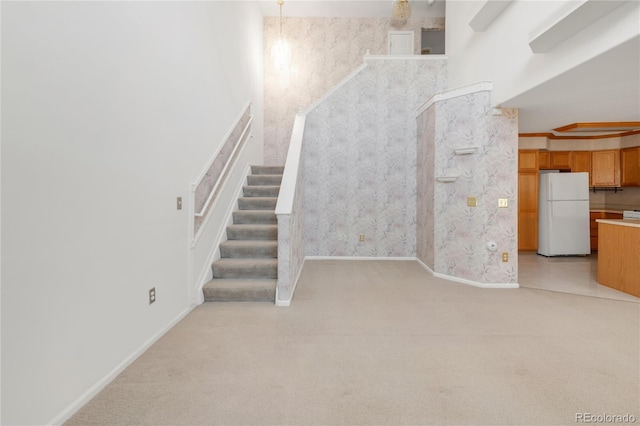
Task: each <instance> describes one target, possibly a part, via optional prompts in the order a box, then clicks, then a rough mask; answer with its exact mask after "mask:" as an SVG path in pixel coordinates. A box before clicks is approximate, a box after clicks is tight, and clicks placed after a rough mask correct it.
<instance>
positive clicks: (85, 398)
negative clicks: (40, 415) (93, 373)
mask: <svg viewBox="0 0 640 426" xmlns="http://www.w3.org/2000/svg"><path fill="white" fill-rule="evenodd" d="M193 308H195V306H189V307H187V308H186V309H185V310H184V311H182V312H181V313H180V314H178V316H177V317H175V318H174V319H173V320H172V321H170V322H169V324H167V325H166V326H165V327H163V328H162V329H161V330H160V331H158V332H157V333H156V334H154V335H153V336H152V337H151V338H150V339H149V340H147V341H146V342H145V343H144V344H143V345H142V346H140V347H139V348H138V349H137V350H136V351H134V352H133V353H132V354H131V355H129V356H128V357H126V358H125V359H124V360H123V361H122V362H121V363H120V364H118V365H117V366H116V367H115V368H114V369H113V370H111V371H110V372H109V373H108V374H107V375H106V376H104V377H103V378H102V379H101V380H99V381H98V382H97V383H96V384H95V385H93V386H92V387H91V388H89V390H87V391H86V392H85V393H83V394H82V395H81V396H80V398H78V399H76V400H75V401H74V402H73V403H71V405H69V406H68V407H67V408H65V409H64V410H63V411H62V412H61V413H60V414H58V415H57V416H56V417H55V418H54V419H53V420H52V421H50V422H48V423H47V424H49V425H61V424H63V423H64V422H66V421H67V420H69V419H70V418H71V416H73V415H74V414H75V413H76V412H77V411H79V410H80V409H81V408H82V407H83V406H84V405H85V404H87V403H88V402H89V401H90V400H91V399H92V398H93V397H95V396H96V395H97V394H98V393H100V391H102V390H103V389H104V388H105V387H106V386H107V385H108V384H109V383H111V382H112V381H113V380H114V379H115V378H116V377H118V375H119V374H120V373H122V372H123V371H124V370H125V369H126V368H127V367H128V366H130V365H131V364H133V362H134V361H135V360H136V359H138V358H139V357H140V355H142V354H143V353H145V352H146V351H147V349H149V348H150V347H151V346H152V345H153V344H154V343H156V342H157V341H158V340H160V338H161V337H162V336H164V335H165V334H166V333H167V332H168V331H169V330H171V329H172V328H173V327H174V326H175V325H176V324H177V323H179V322H180V321H181V320H182V319H183V318H184V317H186V316H187V315H188V314H189V312H191V311H192V310H193Z"/></svg>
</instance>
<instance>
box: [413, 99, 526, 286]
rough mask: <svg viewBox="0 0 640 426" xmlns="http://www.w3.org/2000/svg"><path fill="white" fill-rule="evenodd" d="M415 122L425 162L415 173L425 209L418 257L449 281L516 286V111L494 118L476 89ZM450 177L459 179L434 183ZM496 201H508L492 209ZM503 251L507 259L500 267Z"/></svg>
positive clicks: (444, 102) (504, 111)
mask: <svg viewBox="0 0 640 426" xmlns="http://www.w3.org/2000/svg"><path fill="white" fill-rule="evenodd" d="M418 121H419V122H422V123H421V124H419V129H420V132H421V134H420V136H419V144H420V146H421V148H420V149H419V151H421V152H423V154H422V155H423V157H422V158H423V159H424V160H425V161H424V163H421V168H424V170H420V171H419V176H422V177H421V178H419V179H420V181H421V184H422V182H424V185H425V188H421V191H420V195H419V196H418V198H419V208H420V209H426V212H422V213H419V214H418V217H419V218H420V222H419V223H418V236H419V242H418V246H419V247H420V250H419V253H418V255H419V258H420V259H421V260H422V261H423V262H425V264H427V265H428V266H429V267H431V268H432V269H433V271H434V272H438V273H442V274H446V275H449V276H453V277H457V278H463V279H468V280H472V281H476V282H480V283H516V282H517V277H518V268H517V262H516V261H515V259H517V229H518V222H517V220H518V219H517V211H518V210H517V184H518V182H517V154H518V114H517V110H510V109H502V115H493V109H492V107H491V94H490V92H487V91H483V92H477V93H472V94H469V95H464V96H459V97H455V98H450V99H446V100H442V101H439V102H435V103H434V105H432V106H431V107H430V108H429V109H427V110H426V111H425V112H424V113H423V114H421V116H420V117H419V118H418ZM433 123H434V124H435V126H434V125H433ZM472 146H475V147H478V150H477V152H476V153H475V154H471V155H455V154H454V152H453V150H454V149H457V148H466V147H472ZM429 151H432V152H433V153H434V161H433V162H431V158H430V155H431V154H428V152H429ZM431 167H433V169H432V170H429V168H431ZM449 175H459V178H458V180H457V181H455V182H453V183H442V182H437V180H436V179H435V178H437V177H438V176H449ZM432 188H433V189H432ZM431 191H433V198H431ZM467 197H476V198H477V207H468V206H467ZM501 197H504V198H508V200H509V207H508V208H498V198H501ZM431 200H433V202H432V206H433V207H431ZM431 209H433V213H431ZM489 241H494V242H495V243H497V245H498V249H497V250H496V251H490V250H488V249H487V242H489ZM502 252H507V253H509V255H510V256H509V257H510V258H511V259H514V260H513V261H511V262H502V261H501V253H502ZM432 257H433V258H432Z"/></svg>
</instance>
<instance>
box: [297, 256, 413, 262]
mask: <svg viewBox="0 0 640 426" xmlns="http://www.w3.org/2000/svg"><path fill="white" fill-rule="evenodd" d="M306 259H309V260H399V261H407V260H416V258H415V257H372V256H305V260H306Z"/></svg>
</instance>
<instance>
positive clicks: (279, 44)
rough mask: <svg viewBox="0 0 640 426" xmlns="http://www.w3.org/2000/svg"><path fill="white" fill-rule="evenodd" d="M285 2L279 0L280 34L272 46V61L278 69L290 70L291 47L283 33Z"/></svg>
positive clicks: (282, 70)
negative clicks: (283, 8)
mask: <svg viewBox="0 0 640 426" xmlns="http://www.w3.org/2000/svg"><path fill="white" fill-rule="evenodd" d="M283 4H284V0H278V5H279V6H280V34H279V36H278V38H277V39H276V42H275V43H274V44H273V47H272V48H271V61H272V62H273V66H274V67H275V68H276V69H277V70H278V71H281V72H288V71H289V67H290V66H291V47H289V42H287V39H285V38H284V36H283V35H282V5H283Z"/></svg>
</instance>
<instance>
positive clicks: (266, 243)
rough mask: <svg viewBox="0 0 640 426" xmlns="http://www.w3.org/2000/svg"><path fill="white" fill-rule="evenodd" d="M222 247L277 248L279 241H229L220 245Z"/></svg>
mask: <svg viewBox="0 0 640 426" xmlns="http://www.w3.org/2000/svg"><path fill="white" fill-rule="evenodd" d="M220 245H221V246H222V245H224V246H247V247H249V246H266V247H272V246H277V245H278V241H276V240H227V241H223V242H222V243H220Z"/></svg>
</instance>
